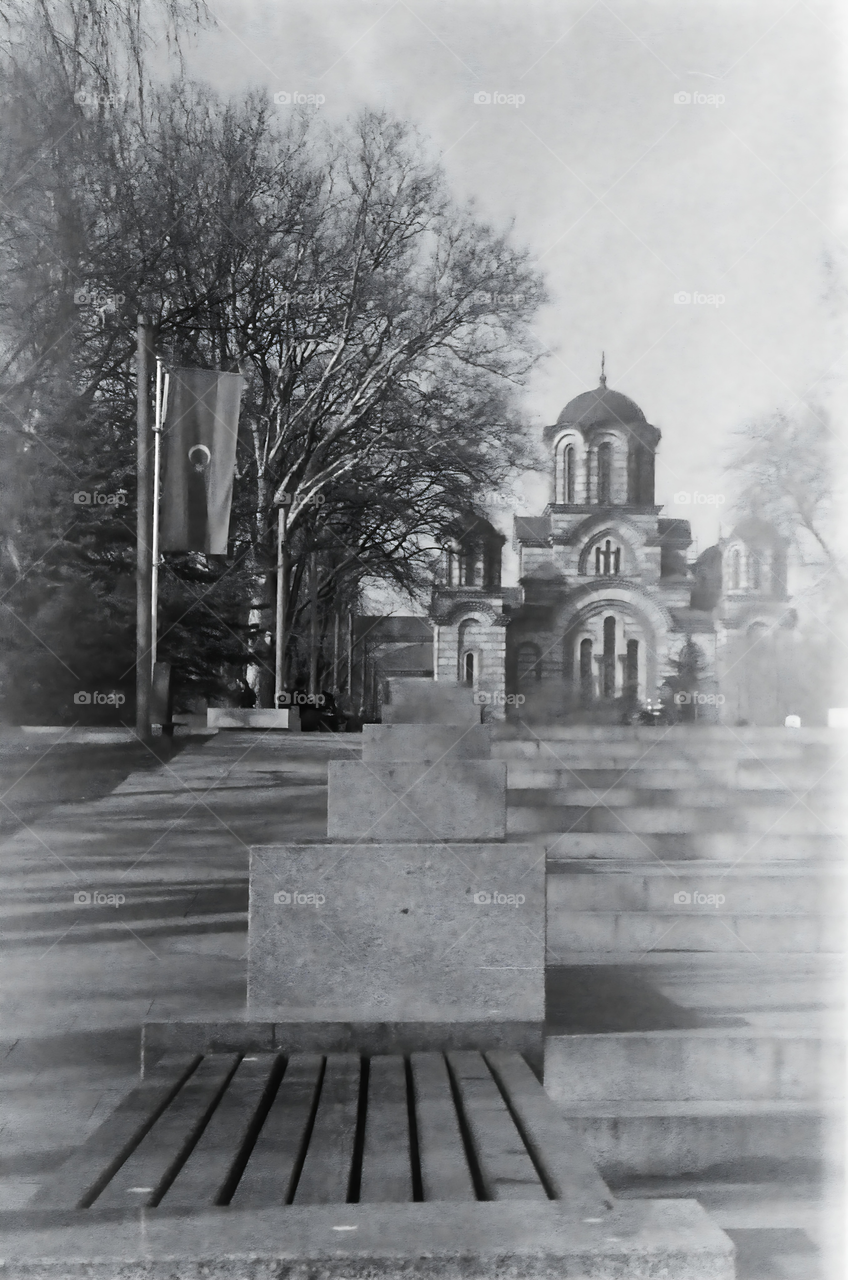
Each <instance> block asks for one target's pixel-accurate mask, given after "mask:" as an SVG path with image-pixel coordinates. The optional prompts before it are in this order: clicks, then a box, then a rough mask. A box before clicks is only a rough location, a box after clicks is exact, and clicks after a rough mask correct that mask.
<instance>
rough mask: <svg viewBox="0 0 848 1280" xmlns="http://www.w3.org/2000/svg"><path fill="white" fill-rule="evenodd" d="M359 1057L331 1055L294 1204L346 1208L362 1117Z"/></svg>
mask: <svg viewBox="0 0 848 1280" xmlns="http://www.w3.org/2000/svg"><path fill="white" fill-rule="evenodd" d="M361 1070H362V1064H361V1062H360V1059H359V1055H358V1054H354V1053H330V1054H328V1055H327V1064H326V1067H325V1069H324V1079H323V1081H322V1084H321V1094H320V1096H319V1098H318V1110H317V1111H316V1113H315V1124H314V1125H313V1128H312V1136H311V1137H310V1139H309V1146H308V1147H307V1150H306V1159H305V1160H304V1162H303V1168H302V1170H301V1173H300V1178H299V1179H298V1183H297V1187H296V1188H295V1193H294V1199H293V1201H292V1203H293V1204H298V1205H302V1204H346V1203H347V1194H348V1187H349V1185H350V1176H351V1168H352V1165H353V1151H354V1143H355V1141H356V1128H357V1120H358V1115H359V1080H360V1074H361Z"/></svg>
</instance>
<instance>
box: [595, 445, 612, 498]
mask: <svg viewBox="0 0 848 1280" xmlns="http://www.w3.org/2000/svg"><path fill="white" fill-rule="evenodd" d="M597 492H598V502H601V503H606V504H608V503H609V502H610V501H611V495H612V445H611V444H610V443H609V441H606V442H605V443H604V444H599V445H598V490H597Z"/></svg>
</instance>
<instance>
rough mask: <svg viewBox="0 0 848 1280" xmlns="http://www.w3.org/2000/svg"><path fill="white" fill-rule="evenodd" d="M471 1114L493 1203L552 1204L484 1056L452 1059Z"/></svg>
mask: <svg viewBox="0 0 848 1280" xmlns="http://www.w3.org/2000/svg"><path fill="white" fill-rule="evenodd" d="M447 1059H448V1062H449V1064H450V1068H451V1071H452V1073H453V1076H454V1079H455V1080H456V1084H457V1088H458V1090H459V1096H460V1099H461V1102H462V1108H463V1111H464V1113H465V1118H466V1122H467V1124H468V1130H469V1133H470V1136H471V1142H472V1145H473V1148H474V1154H475V1157H476V1159H477V1164H478V1167H479V1170H480V1175H481V1178H482V1181H483V1187H484V1190H485V1193H486V1196H487V1198H488V1199H489V1200H548V1199H549V1197H548V1193H547V1191H546V1190H545V1188H544V1186H543V1184H542V1182H541V1180H540V1178H539V1175H538V1173H537V1172H536V1168H535V1165H534V1164H533V1161H532V1160H531V1158H530V1155H529V1154H528V1151H527V1148H526V1146H525V1144H524V1141H523V1139H522V1137H521V1135H520V1133H519V1132H518V1130H517V1129H516V1127H515V1123H514V1121H513V1119H512V1116H511V1115H510V1114H509V1110H508V1109H507V1106H506V1103H505V1102H504V1100H503V1098H502V1097H501V1092H500V1089H499V1088H498V1086H497V1084H496V1083H495V1081H494V1079H493V1077H492V1074H491V1072H490V1071H489V1068H488V1067H487V1065H486V1063H485V1061H484V1059H483V1055H482V1054H481V1053H478V1052H477V1051H476V1050H464V1049H460V1050H452V1051H451V1052H449V1053H448V1055H447Z"/></svg>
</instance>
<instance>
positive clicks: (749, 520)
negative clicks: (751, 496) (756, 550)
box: [727, 516, 786, 547]
mask: <svg viewBox="0 0 848 1280" xmlns="http://www.w3.org/2000/svg"><path fill="white" fill-rule="evenodd" d="M737 539H738V540H739V541H741V542H745V543H747V545H748V546H749V547H762V546H767V547H771V546H780V545H782V544H783V543H785V541H786V539H785V538H783V537H782V536H781V535H780V534H779V533H778V531H777V529H776V528H775V527H774V525H773V524H770V523H769V521H768V520H763V519H761V517H760V516H748V517H746V518H745V519H744V520H740V521H739V523H738V524H737V525H736V526H735V528H734V529H733V532H732V533H731V535H730V537H729V538H728V539H727V541H728V542H735V541H736V540H737Z"/></svg>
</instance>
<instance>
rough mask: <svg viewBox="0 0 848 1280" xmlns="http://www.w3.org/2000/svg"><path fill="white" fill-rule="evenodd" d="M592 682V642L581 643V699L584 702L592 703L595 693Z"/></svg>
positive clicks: (584, 641) (582, 641) (583, 641)
mask: <svg viewBox="0 0 848 1280" xmlns="http://www.w3.org/2000/svg"><path fill="white" fill-rule="evenodd" d="M593 687H594V685H593V680H592V641H591V640H581V641H580V697H581V699H582V701H583V702H591V700H592V693H593Z"/></svg>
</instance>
